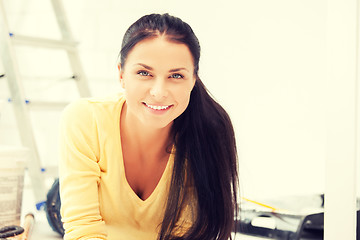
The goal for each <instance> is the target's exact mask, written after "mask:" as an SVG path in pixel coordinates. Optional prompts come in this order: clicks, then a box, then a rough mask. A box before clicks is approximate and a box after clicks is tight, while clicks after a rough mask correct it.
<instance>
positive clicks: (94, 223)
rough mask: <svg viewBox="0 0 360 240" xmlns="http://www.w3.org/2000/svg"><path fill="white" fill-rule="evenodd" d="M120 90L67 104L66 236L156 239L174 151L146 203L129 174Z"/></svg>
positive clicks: (63, 160) (184, 224)
mask: <svg viewBox="0 0 360 240" xmlns="http://www.w3.org/2000/svg"><path fill="white" fill-rule="evenodd" d="M124 102H125V98H124V96H123V95H122V94H119V95H116V96H112V97H109V98H105V99H80V100H78V101H76V102H74V103H72V104H70V105H69V106H67V107H66V109H65V110H64V112H63V114H62V119H61V123H60V163H59V176H60V197H61V215H62V221H63V223H64V228H65V236H64V239H65V240H73V239H108V240H140V239H146V240H155V239H156V238H157V234H158V232H159V230H160V224H161V222H162V219H163V214H164V209H165V205H166V200H167V197H168V192H169V186H170V180H171V174H172V169H173V160H174V154H173V153H172V154H171V155H170V158H169V161H168V163H167V166H166V168H165V171H164V173H163V175H162V177H161V179H160V181H159V183H158V185H157V186H156V188H155V190H154V191H153V193H152V194H151V195H150V196H149V198H147V199H146V200H145V201H144V200H142V199H140V198H139V197H138V196H137V195H136V194H135V192H134V191H133V190H132V188H131V187H130V185H129V184H128V182H127V180H126V176H125V170H124V164H123V157H122V150H121V138H120V127H119V125H120V124H119V123H120V113H121V109H122V106H123V104H124ZM190 205H191V206H193V204H188V205H186V207H185V208H184V209H183V211H182V214H181V218H180V220H179V221H178V226H179V229H181V231H180V232H179V234H181V233H183V232H184V231H186V229H188V227H189V226H190V225H191V223H192V221H193V217H194V216H193V213H194V209H193V207H191V206H190Z"/></svg>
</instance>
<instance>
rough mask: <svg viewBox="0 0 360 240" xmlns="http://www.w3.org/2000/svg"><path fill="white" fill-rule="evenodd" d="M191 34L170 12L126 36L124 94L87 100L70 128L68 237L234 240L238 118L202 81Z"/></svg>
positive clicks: (69, 115) (64, 185)
mask: <svg viewBox="0 0 360 240" xmlns="http://www.w3.org/2000/svg"><path fill="white" fill-rule="evenodd" d="M199 58H200V46H199V42H198V39H197V38H196V36H195V34H194V33H193V31H192V29H191V27H190V26H189V25H188V24H187V23H185V22H183V21H182V20H181V19H179V18H176V17H173V16H170V15H168V14H163V15H159V14H151V15H147V16H144V17H142V18H140V19H139V20H138V21H136V22H135V23H134V24H133V25H131V26H130V28H129V29H128V30H127V31H126V33H125V36H124V39H123V43H122V49H121V52H120V63H119V65H118V68H119V77H120V83H121V86H122V87H123V89H124V94H119V95H117V96H114V97H110V98H106V99H81V100H79V101H77V102H75V103H72V104H71V105H69V106H68V107H67V108H66V110H65V111H64V113H63V118H62V124H61V150H60V152H61V163H60V195H61V203H62V208H61V213H62V220H63V222H64V228H65V237H64V239H110V240H115V239H116V240H118V239H126V240H135V239H136V240H139V239H146V240H149V239H159V240H165V239H169V240H170V239H184V240H185V239H186V240H190V239H191V240H194V239H202V240H205V239H206V240H210V239H224V240H225V239H229V238H230V234H231V231H232V229H233V226H234V218H236V216H234V214H236V212H237V198H236V196H237V187H238V177H237V158H236V144H235V138H234V131H233V128H232V124H231V121H230V119H229V116H228V115H227V113H226V112H225V111H224V109H223V108H222V107H221V106H220V105H219V104H218V103H216V102H215V101H214V100H213V99H212V97H211V96H210V95H209V94H208V92H207V90H206V88H205V86H204V85H203V83H202V82H201V80H200V78H199V76H198V69H199Z"/></svg>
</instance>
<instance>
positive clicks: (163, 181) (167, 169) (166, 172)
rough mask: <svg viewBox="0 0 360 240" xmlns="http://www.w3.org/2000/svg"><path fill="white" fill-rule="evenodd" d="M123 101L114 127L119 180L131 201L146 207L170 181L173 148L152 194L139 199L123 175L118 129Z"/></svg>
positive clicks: (122, 158) (123, 166) (124, 174)
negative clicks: (118, 152)
mask: <svg viewBox="0 0 360 240" xmlns="http://www.w3.org/2000/svg"><path fill="white" fill-rule="evenodd" d="M125 102H126V101H125V99H122V101H120V103H119V105H120V106H119V110H118V112H117V118H116V124H117V125H116V126H117V128H116V129H117V132H118V133H119V134H118V138H117V139H118V144H117V145H118V146H119V151H120V155H121V156H120V161H121V162H120V168H121V169H120V170H121V171H120V174H121V176H120V180H121V181H124V183H125V184H124V185H125V187H126V188H127V189H126V191H127V192H129V195H130V196H131V198H132V199H134V201H135V202H136V203H137V204H139V205H146V204H150V203H151V202H153V201H154V200H155V199H156V198H157V196H158V195H159V192H164V191H165V190H167V189H166V186H167V184H166V183H167V181H168V180H170V179H171V176H169V175H171V172H172V168H173V162H174V148H173V149H172V150H171V153H170V156H169V159H168V161H167V163H166V167H165V169H164V171H163V173H162V175H161V178H160V180H159V182H158V183H157V185H156V187H155V188H154V190H153V191H152V193H151V194H150V196H149V197H147V198H146V199H144V200H143V199H141V198H140V197H139V196H138V195H137V194H136V193H135V191H134V190H133V189H132V187H131V186H130V184H129V182H128V180H127V178H126V173H125V164H124V155H123V150H122V141H121V129H120V116H121V111H122V109H123V107H124V104H125Z"/></svg>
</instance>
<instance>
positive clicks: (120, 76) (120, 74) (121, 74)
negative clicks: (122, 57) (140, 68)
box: [117, 63, 125, 89]
mask: <svg viewBox="0 0 360 240" xmlns="http://www.w3.org/2000/svg"><path fill="white" fill-rule="evenodd" d="M117 68H118V70H119V80H120V86H121V87H122V88H124V89H125V82H124V78H123V75H124V71H123V69H122V68H121V63H118V65H117Z"/></svg>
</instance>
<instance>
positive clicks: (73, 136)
mask: <svg viewBox="0 0 360 240" xmlns="http://www.w3.org/2000/svg"><path fill="white" fill-rule="evenodd" d="M59 144H60V147H59V152H60V163H59V178H60V197H61V216H62V221H63V223H64V229H65V236H64V239H65V240H75V239H81V240H82V239H107V238H106V236H107V233H106V226H105V222H104V221H103V219H102V217H101V215H100V210H99V197H98V184H99V181H100V172H101V169H100V166H99V164H98V161H99V143H98V134H97V125H96V119H95V116H94V112H93V109H92V106H91V104H90V103H89V102H88V101H87V100H84V99H82V100H78V101H76V102H74V103H71V104H70V105H69V106H67V107H66V108H65V110H64V111H63V114H62V118H61V121H60V140H59Z"/></svg>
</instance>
